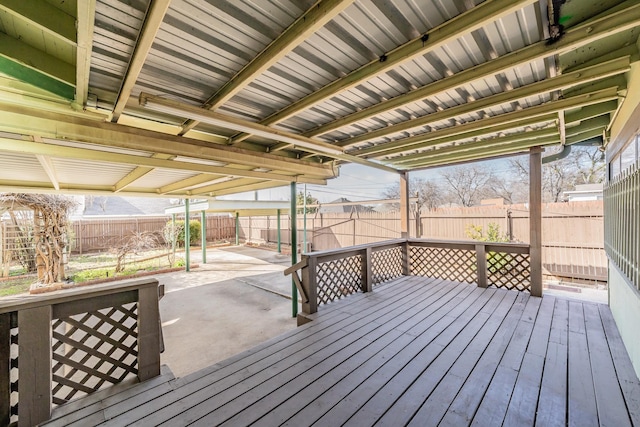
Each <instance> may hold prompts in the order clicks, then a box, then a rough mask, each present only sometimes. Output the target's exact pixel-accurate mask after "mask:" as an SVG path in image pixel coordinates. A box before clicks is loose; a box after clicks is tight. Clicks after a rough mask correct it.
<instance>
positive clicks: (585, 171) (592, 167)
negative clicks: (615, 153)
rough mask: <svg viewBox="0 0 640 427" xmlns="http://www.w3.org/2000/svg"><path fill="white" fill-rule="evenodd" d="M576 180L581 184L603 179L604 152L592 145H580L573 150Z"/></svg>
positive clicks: (594, 182) (598, 181) (593, 182)
mask: <svg viewBox="0 0 640 427" xmlns="http://www.w3.org/2000/svg"><path fill="white" fill-rule="evenodd" d="M573 153H575V165H576V168H577V170H578V180H579V181H581V183H582V184H596V183H600V182H603V181H604V174H605V171H606V163H605V162H604V152H603V151H600V150H599V149H596V148H594V147H580V148H577V149H574V150H573Z"/></svg>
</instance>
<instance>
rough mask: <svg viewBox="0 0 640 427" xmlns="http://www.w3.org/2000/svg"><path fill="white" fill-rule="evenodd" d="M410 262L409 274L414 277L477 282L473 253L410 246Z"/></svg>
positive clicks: (469, 251) (461, 250)
mask: <svg viewBox="0 0 640 427" xmlns="http://www.w3.org/2000/svg"><path fill="white" fill-rule="evenodd" d="M410 260H411V263H410V265H411V267H410V268H411V271H410V274H412V275H414V276H426V277H438V278H441V279H446V280H455V281H458V282H467V283H474V282H475V281H476V280H477V279H476V253H475V251H471V250H464V249H452V248H432V247H424V246H412V247H411V249H410Z"/></svg>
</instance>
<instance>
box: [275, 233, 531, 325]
mask: <svg viewBox="0 0 640 427" xmlns="http://www.w3.org/2000/svg"><path fill="white" fill-rule="evenodd" d="M530 267H531V265H530V261H529V245H528V244H522V243H487V242H475V241H471V242H470V241H441V240H426V239H406V240H405V239H397V240H391V241H386V242H379V243H371V244H367V245H359V246H352V247H347V248H343V249H334V250H328V251H319V252H311V253H306V254H303V255H302V260H301V261H300V262H299V263H297V264H295V265H293V266H291V267H289V268H288V269H287V270H285V274H292V275H293V280H294V282H295V284H296V286H297V287H298V291H299V292H300V296H301V298H302V312H303V313H305V314H313V313H315V312H317V311H318V306H319V305H322V304H327V303H330V302H332V301H335V300H338V299H341V298H344V297H345V296H347V295H351V294H354V293H357V292H370V291H371V290H372V288H373V286H376V285H378V284H380V283H383V282H386V281H389V280H392V279H395V278H398V277H401V276H409V275H411V276H423V277H435V278H441V279H445V280H453V281H458V282H466V283H476V284H477V285H478V286H480V287H484V288H486V287H487V286H495V287H500V288H506V289H515V290H518V291H531V268H530ZM298 271H301V276H299V275H298ZM539 286H541V284H539ZM536 291H538V292H539V293H538V294H541V293H542V289H536ZM300 319H301V320H299V323H304V322H305V321H306V319H302V318H300Z"/></svg>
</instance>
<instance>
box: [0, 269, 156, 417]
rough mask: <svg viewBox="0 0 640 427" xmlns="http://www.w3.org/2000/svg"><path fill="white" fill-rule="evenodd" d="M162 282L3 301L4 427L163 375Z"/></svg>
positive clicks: (0, 397)
mask: <svg viewBox="0 0 640 427" xmlns="http://www.w3.org/2000/svg"><path fill="white" fill-rule="evenodd" d="M159 290H160V289H159V287H158V281H157V280H154V279H138V280H127V281H123V282H121V283H118V284H104V285H96V286H92V287H86V288H75V289H69V290H63V291H58V292H52V293H48V294H41V295H33V296H27V297H22V298H12V299H7V300H3V301H1V302H0V370H1V372H0V393H1V394H0V425H9V424H15V423H16V422H17V425H19V426H22V425H25V426H30V425H35V424H37V423H39V422H42V421H45V420H48V419H49V418H50V415H51V410H52V408H53V407H54V406H55V405H59V404H62V403H65V402H67V401H69V400H71V399H72V398H75V397H80V396H83V395H86V394H89V393H92V392H94V391H97V390H98V389H100V388H103V386H106V385H109V384H115V383H119V382H122V381H123V380H125V379H127V378H132V379H134V380H135V377H136V376H137V378H138V379H139V380H140V381H143V380H146V379H149V378H152V377H154V376H157V375H159V374H160V350H161V335H160V318H159V310H158V296H159Z"/></svg>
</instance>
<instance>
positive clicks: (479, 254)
mask: <svg viewBox="0 0 640 427" xmlns="http://www.w3.org/2000/svg"><path fill="white" fill-rule="evenodd" d="M476 267H477V268H476V270H477V274H478V276H477V281H478V287H479V288H486V287H487V286H488V284H487V252H486V248H485V246H484V243H477V244H476Z"/></svg>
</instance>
